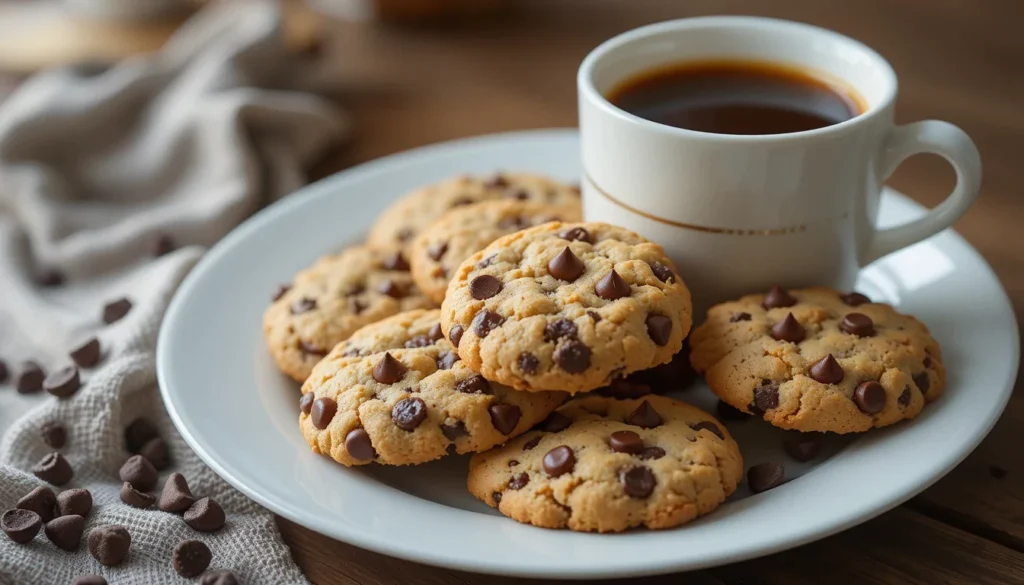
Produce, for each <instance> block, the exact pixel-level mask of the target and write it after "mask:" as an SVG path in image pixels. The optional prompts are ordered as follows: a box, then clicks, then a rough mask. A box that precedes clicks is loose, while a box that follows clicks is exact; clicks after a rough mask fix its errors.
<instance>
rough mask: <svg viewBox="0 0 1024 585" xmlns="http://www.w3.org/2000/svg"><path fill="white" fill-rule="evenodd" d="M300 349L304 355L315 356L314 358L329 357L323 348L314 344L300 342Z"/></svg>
mask: <svg viewBox="0 0 1024 585" xmlns="http://www.w3.org/2000/svg"><path fill="white" fill-rule="evenodd" d="M299 349H301V350H302V353H304V354H306V355H313V356H325V355H327V350H326V349H323V348H322V347H318V346H316V345H313V344H312V343H309V342H308V341H301V342H299Z"/></svg>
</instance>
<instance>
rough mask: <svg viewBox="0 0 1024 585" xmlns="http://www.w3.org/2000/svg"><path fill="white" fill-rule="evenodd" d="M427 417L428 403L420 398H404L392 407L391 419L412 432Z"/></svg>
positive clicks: (401, 427) (403, 428)
mask: <svg viewBox="0 0 1024 585" xmlns="http://www.w3.org/2000/svg"><path fill="white" fill-rule="evenodd" d="M425 418H427V404H426V403H425V402H423V401H422V400H420V399H419V398H403V399H401V400H399V401H398V402H396V403H395V406H393V407H392V408H391V420H392V421H394V423H395V425H396V426H397V427H398V428H400V429H402V430H403V431H409V432H412V431H414V430H416V427H418V426H420V423H422V422H423V419H425Z"/></svg>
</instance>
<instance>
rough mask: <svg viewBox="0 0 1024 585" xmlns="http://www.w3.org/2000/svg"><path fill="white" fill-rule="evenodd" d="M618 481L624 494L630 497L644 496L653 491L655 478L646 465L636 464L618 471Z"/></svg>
mask: <svg viewBox="0 0 1024 585" xmlns="http://www.w3.org/2000/svg"><path fill="white" fill-rule="evenodd" d="M619 483H621V484H622V488H623V490H624V491H625V492H626V495H627V496H629V497H631V498H646V497H647V496H649V495H651V492H653V491H654V485H655V484H656V483H657V480H655V478H654V473H652V472H651V470H650V469H649V468H647V467H644V466H642V465H638V466H636V467H630V468H629V469H623V470H622V471H621V472H619Z"/></svg>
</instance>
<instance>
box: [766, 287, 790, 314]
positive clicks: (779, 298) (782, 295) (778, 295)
mask: <svg viewBox="0 0 1024 585" xmlns="http://www.w3.org/2000/svg"><path fill="white" fill-rule="evenodd" d="M795 304H796V299H795V298H793V297H792V296H791V295H790V294H789V293H788V292H786V291H785V290H783V289H782V288H781V287H778V286H773V287H772V289H771V290H770V291H768V294H767V295H765V297H764V300H763V301H761V306H762V307H764V308H765V309H778V308H781V307H792V306H793V305H795Z"/></svg>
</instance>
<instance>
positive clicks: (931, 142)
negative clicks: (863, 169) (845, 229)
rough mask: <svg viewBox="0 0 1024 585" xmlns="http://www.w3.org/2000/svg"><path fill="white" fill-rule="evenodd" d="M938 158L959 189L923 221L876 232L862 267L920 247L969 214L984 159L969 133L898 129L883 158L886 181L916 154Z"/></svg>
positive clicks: (929, 123) (926, 126) (924, 126)
mask: <svg viewBox="0 0 1024 585" xmlns="http://www.w3.org/2000/svg"><path fill="white" fill-rule="evenodd" d="M922 153H931V154H937V155H939V156H941V157H942V158H944V159H946V160H947V161H949V164H950V165H952V166H953V170H954V171H956V187H954V188H953V192H952V193H950V194H949V196H948V197H946V199H945V201H943V202H942V203H940V204H939V205H938V206H937V207H935V209H932V210H931V211H929V212H928V213H926V214H925V215H924V216H923V217H920V218H918V219H915V220H913V221H909V222H907V223H905V224H902V225H898V226H895V227H891V228H887V229H884V230H876V231H875V233H874V235H873V237H872V239H871V244H870V245H869V246H868V248H867V252H866V253H865V254H864V255H863V257H862V258H861V266H867V265H868V264H870V263H871V262H874V261H875V260H878V259H879V258H881V257H882V256H885V255H886V254H889V253H891V252H895V251H896V250H899V249H900V248H905V247H907V246H909V245H911V244H914V243H917V242H919V241H921V240H923V239H925V238H927V237H929V236H932V235H935V234H936V233H938V232H940V231H942V230H944V229H946V228H948V227H949V226H951V225H953V222H955V221H956V220H958V219H960V217H961V216H962V215H963V214H964V212H966V211H967V208H968V207H970V206H971V204H972V203H974V200H975V199H977V197H978V189H979V188H980V187H981V156H980V155H979V154H978V147H977V146H975V145H974V142H973V141H972V140H971V138H970V137H969V136H967V133H966V132H964V131H963V130H961V129H960V128H958V127H956V126H954V125H952V124H950V123H948V122H941V121H939V120H924V121H921V122H914V123H913V124H906V125H904V126H898V127H896V128H895V129H894V130H893V132H892V134H891V135H890V136H889V140H888V143H887V144H886V146H885V152H884V154H883V165H884V166H883V169H882V171H883V172H882V177H883V179H882V180H883V181H884V180H885V179H888V178H889V177H890V176H891V175H892V173H893V171H895V170H896V167H898V166H900V164H902V163H903V161H905V160H906V159H907V158H909V157H910V156H912V155H915V154H922Z"/></svg>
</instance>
